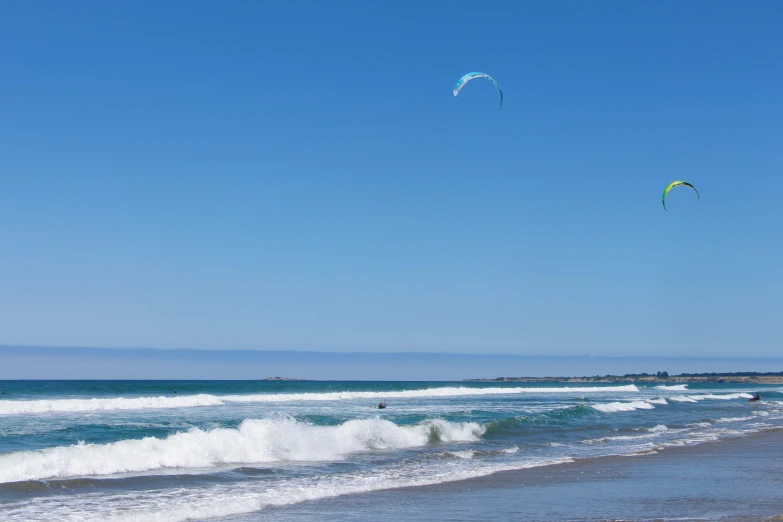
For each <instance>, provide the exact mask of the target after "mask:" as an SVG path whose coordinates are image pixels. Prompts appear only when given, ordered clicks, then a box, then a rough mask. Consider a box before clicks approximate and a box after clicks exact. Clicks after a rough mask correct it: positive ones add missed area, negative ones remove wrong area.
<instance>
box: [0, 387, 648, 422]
mask: <svg viewBox="0 0 783 522" xmlns="http://www.w3.org/2000/svg"><path fill="white" fill-rule="evenodd" d="M638 391H639V388H637V387H636V386H635V385H633V384H631V385H628V386H595V387H581V388H572V387H565V386H563V387H556V388H555V387H552V388H523V387H517V388H469V387H444V388H428V389H424V390H405V391H382V392H370V391H367V392H361V391H359V392H327V393H274V394H271V393H270V394H254V395H209V394H199V395H184V396H179V397H167V396H159V397H133V398H124V397H114V398H107V399H98V398H94V399H51V400H29V401H28V400H25V401H9V400H4V401H0V415H23V414H29V413H49V412H79V411H108V410H146V409H162V408H193V407H198V406H221V405H225V404H235V403H284V402H303V401H343V400H353V399H406V398H411V399H416V398H437V397H460V396H469V395H474V396H476V395H513V394H521V393H536V394H539V395H544V394H549V393H600V392H638Z"/></svg>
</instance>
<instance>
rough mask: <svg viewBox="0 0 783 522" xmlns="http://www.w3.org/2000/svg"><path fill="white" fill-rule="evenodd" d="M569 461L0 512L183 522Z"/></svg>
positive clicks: (78, 498)
mask: <svg viewBox="0 0 783 522" xmlns="http://www.w3.org/2000/svg"><path fill="white" fill-rule="evenodd" d="M565 462H573V459H571V458H568V457H560V458H552V459H530V460H523V461H519V460H518V461H514V462H508V463H492V464H489V463H485V462H480V461H475V460H467V461H466V460H457V459H454V460H453V461H451V463H449V462H448V461H439V464H437V465H432V466H429V467H425V466H410V465H408V466H405V467H404V468H391V469H387V470H384V471H373V472H369V473H359V474H331V475H322V476H317V477H309V478H305V479H291V480H284V481H280V482H278V483H276V484H273V485H270V484H268V483H258V482H252V483H244V484H232V485H230V486H224V485H218V486H210V487H196V488H180V489H176V490H174V491H166V490H150V491H142V492H123V493H114V494H106V493H104V494H98V495H74V496H59V497H47V498H41V499H36V500H35V501H25V502H24V503H20V504H17V505H16V506H15V507H14V508H13V510H12V511H10V510H9V511H5V512H4V513H3V515H4V520H7V521H9V522H16V521H25V522H37V521H47V522H48V521H50V520H58V521H60V522H72V521H73V522H76V521H79V522H183V521H186V520H204V519H208V518H212V517H215V518H219V517H228V516H232V515H240V514H243V513H254V512H258V511H261V510H263V509H265V508H267V507H271V506H284V505H290V504H296V503H299V502H304V501H308V500H318V499H323V498H331V497H337V496H342V495H348V494H356V493H367V492H371V491H379V490H384V489H391V488H402V487H415V486H426V485H430V484H442V483H446V482H453V481H458V480H466V479H469V478H476V477H482V476H486V475H491V474H493V473H497V472H500V471H511V470H518V469H525V468H533V467H540V466H547V465H553V464H560V463H565Z"/></svg>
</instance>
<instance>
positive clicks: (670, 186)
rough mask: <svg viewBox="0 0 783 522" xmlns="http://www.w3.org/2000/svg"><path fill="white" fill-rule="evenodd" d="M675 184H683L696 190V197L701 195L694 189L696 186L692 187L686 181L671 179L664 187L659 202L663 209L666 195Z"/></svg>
mask: <svg viewBox="0 0 783 522" xmlns="http://www.w3.org/2000/svg"><path fill="white" fill-rule="evenodd" d="M677 185H685V186H686V187H690V188H692V189H693V190H694V191H695V192H696V196H698V198H699V199H701V196H699V191H698V190H696V187H694V186H693V185H691V184H690V183H688V182H687V181H672V182H671V183H669V186H668V187H666V190H664V191H663V196H662V197H661V202H662V203H663V209H664V210H666V195H667V194H668V193H669V191H670V190H671V189H673V188H674V187H676V186H677Z"/></svg>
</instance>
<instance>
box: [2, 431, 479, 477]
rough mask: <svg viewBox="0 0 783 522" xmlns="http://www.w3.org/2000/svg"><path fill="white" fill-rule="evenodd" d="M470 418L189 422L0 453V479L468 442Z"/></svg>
mask: <svg viewBox="0 0 783 522" xmlns="http://www.w3.org/2000/svg"><path fill="white" fill-rule="evenodd" d="M484 432H485V428H484V427H483V426H481V425H479V424H477V423H475V422H459V423H458V422H448V421H445V420H439V419H435V420H427V421H423V422H421V423H419V424H415V425H411V426H400V425H397V424H395V423H393V422H391V421H388V420H383V419H380V418H375V419H362V420H350V421H347V422H345V423H343V424H340V425H338V426H315V425H312V424H308V423H304V422H300V421H297V420H295V419H293V418H290V417H281V418H276V419H272V418H270V419H247V420H245V421H243V422H242V423H241V424H240V425H239V427H237V428H236V429H229V428H218V429H214V430H202V429H199V428H192V429H190V430H188V431H186V432H180V433H175V434H173V435H170V436H168V437H166V438H157V437H145V438H143V439H129V440H121V441H118V442H112V443H109V444H84V443H79V444H76V445H72V446H59V447H54V448H47V449H43V450H37V451H19V452H14V453H6V454H3V455H0V483H7V482H19V481H25V480H41V479H51V478H68V477H79V476H105V475H115V474H118V473H139V472H149V471H154V470H162V469H166V468H169V469H170V468H175V469H176V468H191V469H193V468H209V467H213V466H219V465H237V464H256V463H272V462H280V461H330V460H340V459H343V458H345V457H346V456H347V455H348V454H350V453H355V452H359V451H369V450H379V449H404V448H413V447H418V446H424V445H426V444H429V443H433V442H472V441H477V440H479V439H480V438H481V437H482V435H484Z"/></svg>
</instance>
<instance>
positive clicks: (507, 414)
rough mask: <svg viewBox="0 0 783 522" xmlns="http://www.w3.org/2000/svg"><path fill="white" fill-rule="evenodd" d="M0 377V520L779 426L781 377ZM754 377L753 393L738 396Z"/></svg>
mask: <svg viewBox="0 0 783 522" xmlns="http://www.w3.org/2000/svg"><path fill="white" fill-rule="evenodd" d="M0 390H2V391H5V394H4V395H0V519H2V520H52V519H54V518H59V519H61V520H150V521H180V520H188V519H205V518H209V517H217V518H218V519H219V518H221V517H228V516H234V515H243V514H254V513H258V512H262V511H263V510H264V509H265V508H268V507H270V506H279V505H289V504H296V503H299V502H303V501H306V500H315V499H319V498H328V497H334V496H340V495H346V494H351V493H361V492H371V491H378V490H388V489H395V488H400V487H416V486H426V485H431V484H441V483H447V482H451V481H456V480H461V479H468V478H473V477H480V476H486V475H490V474H493V473H496V472H498V471H504V470H514V469H524V468H535V467H538V466H542V465H545V464H551V463H556V462H562V463H568V462H570V461H573V460H575V459H589V458H594V457H600V456H605V455H616V454H620V455H626V454H636V453H646V452H653V451H658V450H660V449H662V448H665V447H667V446H682V445H690V444H699V443H702V442H707V441H714V440H720V439H724V438H731V437H743V436H746V435H748V434H752V433H756V432H759V431H763V430H768V429H773V428H776V427H779V426H783V387H781V386H780V385H771V386H758V385H755V386H746V385H733V384H710V385H707V384H704V385H701V384H699V385H688V386H685V385H679V386H678V385H673V386H656V385H650V386H642V385H608V384H602V383H597V384H563V383H547V384H527V383H461V382H456V383H444V382H323V381H287V382H273V381H242V382H237V381H224V382H221V381H5V382H0ZM755 391H760V392H761V394H762V397H763V401H761V402H757V403H750V402H748V400H747V399H748V398H750V396H751V395H750V394H751V393H753V392H755ZM381 400H387V401H388V408H387V409H385V410H378V409H377V407H376V406H377V404H378V402H380V401H381ZM566 465H567V464H566Z"/></svg>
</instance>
